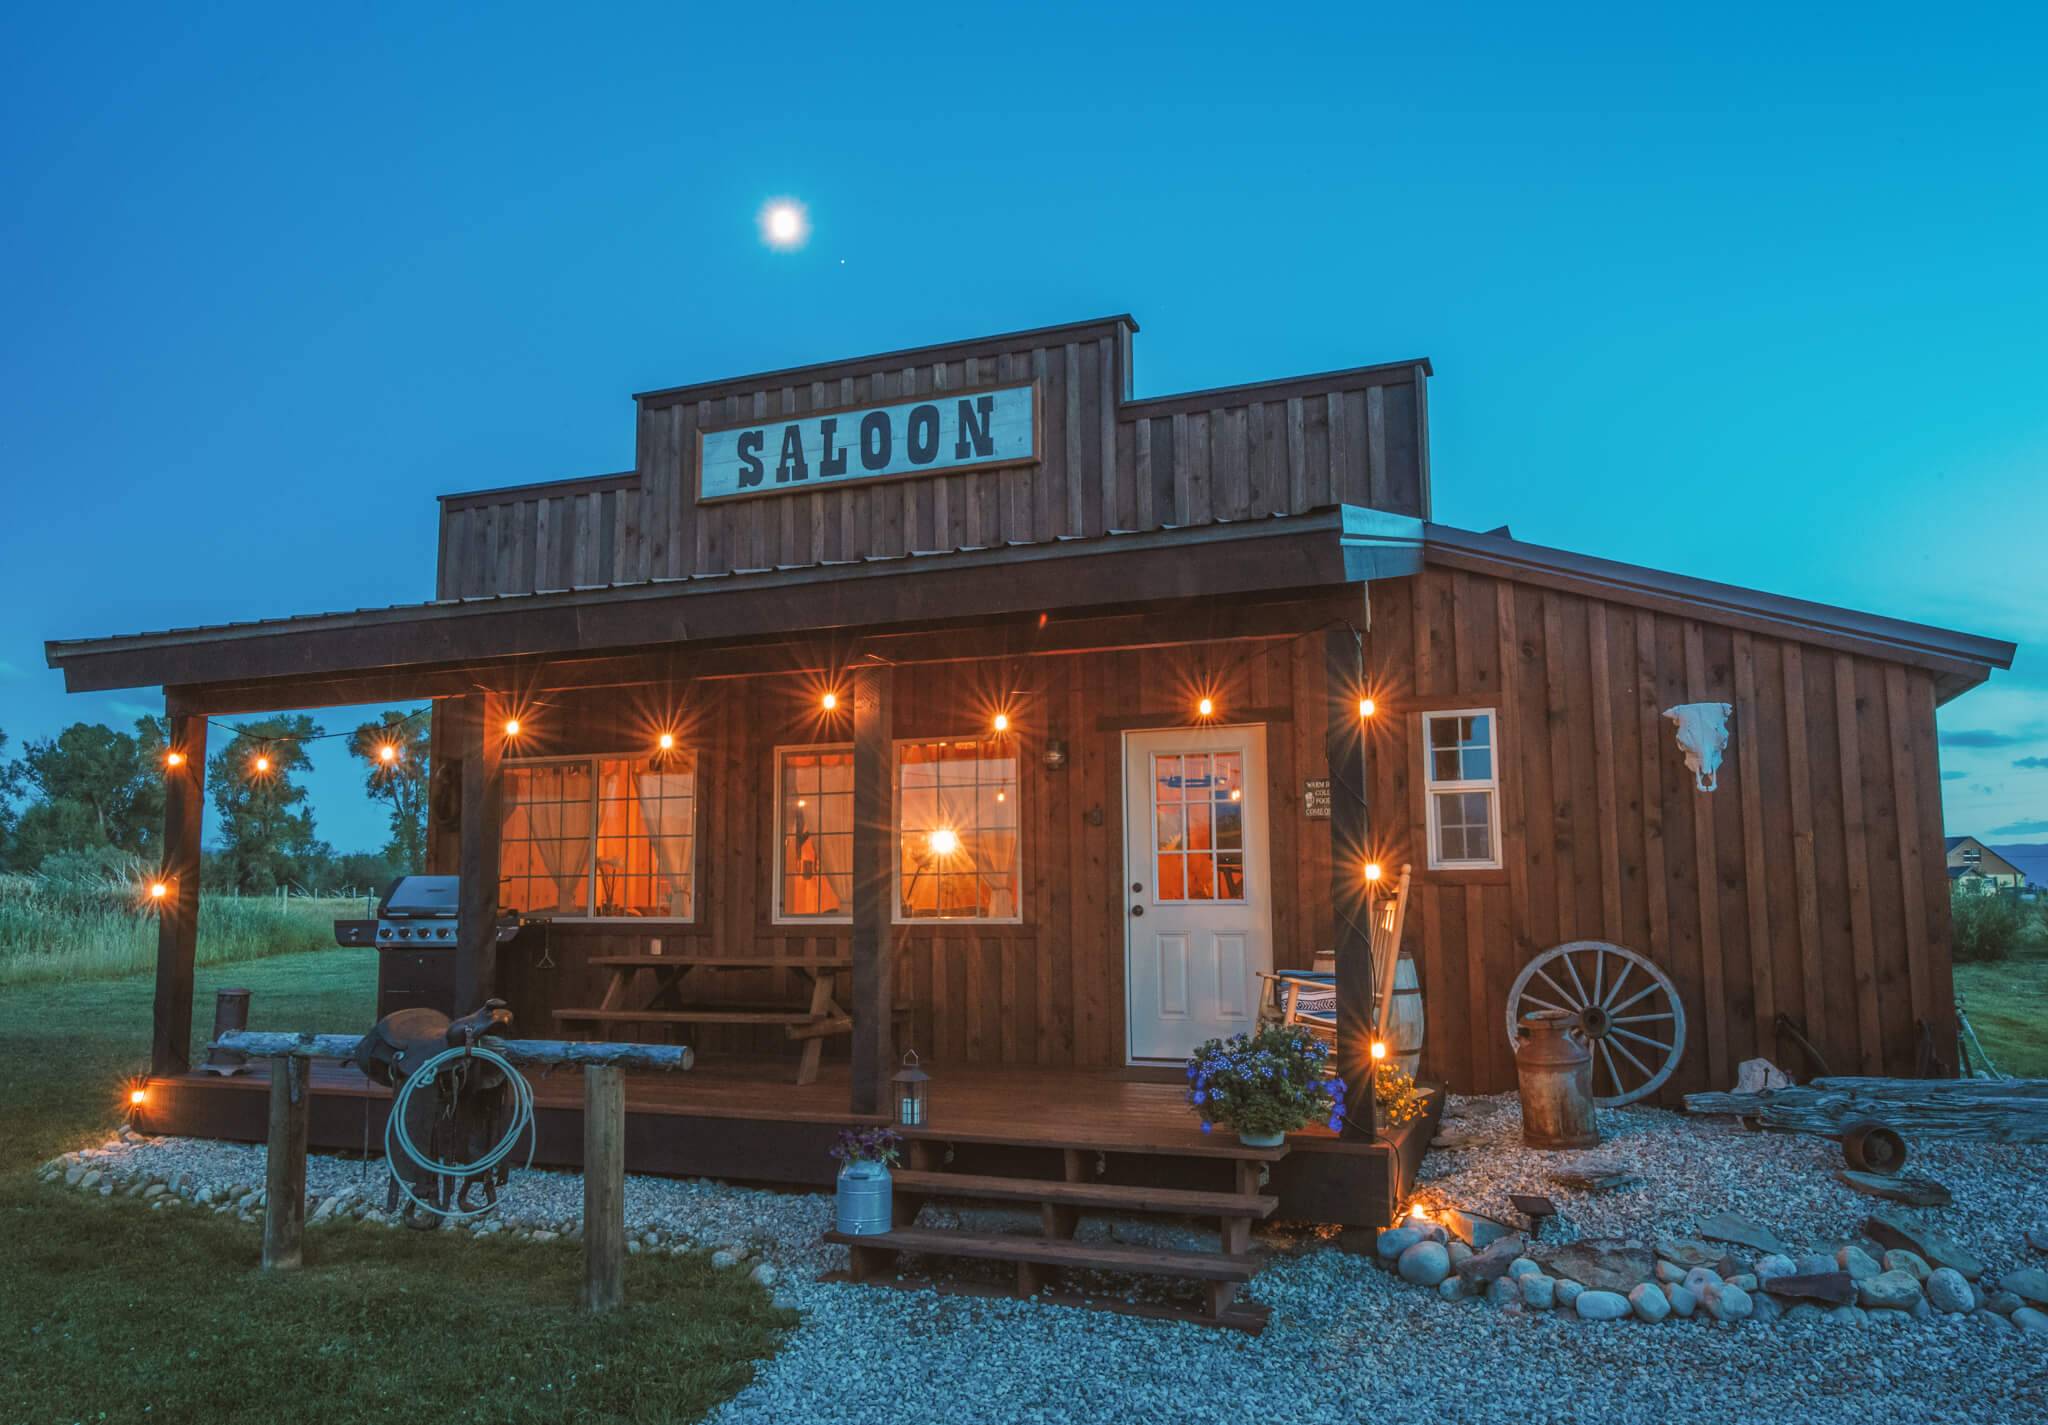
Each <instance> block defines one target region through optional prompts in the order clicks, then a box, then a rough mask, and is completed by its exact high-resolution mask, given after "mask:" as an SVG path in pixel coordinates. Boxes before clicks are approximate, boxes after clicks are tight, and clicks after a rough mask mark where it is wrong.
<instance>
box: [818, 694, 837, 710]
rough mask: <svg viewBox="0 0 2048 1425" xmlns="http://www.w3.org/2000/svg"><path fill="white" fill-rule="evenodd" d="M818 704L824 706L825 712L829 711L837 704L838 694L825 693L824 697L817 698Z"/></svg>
mask: <svg viewBox="0 0 2048 1425" xmlns="http://www.w3.org/2000/svg"><path fill="white" fill-rule="evenodd" d="M818 704H819V706H820V707H822V708H824V709H825V711H826V712H831V711H832V709H834V708H836V707H838V706H839V694H837V693H827V694H825V696H824V697H822V698H820V699H818Z"/></svg>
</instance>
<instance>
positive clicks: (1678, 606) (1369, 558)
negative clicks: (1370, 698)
mask: <svg viewBox="0 0 2048 1425" xmlns="http://www.w3.org/2000/svg"><path fill="white" fill-rule="evenodd" d="M1425 563H1428V564H1431V565H1439V566H1444V567H1450V568H1462V569H1469V570H1472V571H1474V572H1477V573H1483V574H1490V575H1493V576H1496V577H1501V578H1508V579H1514V580H1517V581H1520V582H1525V583H1537V584H1543V585H1546V586H1549V587H1556V588H1561V589H1566V590H1569V591H1572V592H1577V593H1583V594H1588V595H1592V596H1594V597H1600V598H1606V599H1612V600H1615V601H1618V602H1622V603H1629V604H1634V605H1637V606H1640V607H1649V608H1654V609H1658V610H1660V611H1664V612H1669V613H1674V614H1678V615H1681V616H1685V617H1691V618H1704V619H1707V620H1710V621H1713V622H1717V623H1723V624H1730V625H1734V626H1738V627H1746V628H1750V629H1752V630H1755V631H1760V632H1766V633H1770V634H1773V635H1776V636H1779V637H1790V638H1797V639H1801V640H1804V641H1808V642H1813V643H1819V644H1822V645H1824V646H1829V647H1836V648H1844V649H1847V650H1849V651H1854V652H1861V653H1865V654H1868V655H1871V656H1875V657H1880V658H1887V659H1891V660H1894V661H1897V662H1901V663H1907V664H1912V665H1915V666H1921V667H1927V668H1929V669H1931V670H1933V671H1934V673H1935V674H1936V688H1937V691H1938V694H1939V696H1940V697H1941V698H1942V699H1944V700H1946V699H1947V698H1950V697H1953V696H1955V695H1956V694H1957V693H1960V692H1962V691H1964V690H1966V689H1968V688H1971V687H1974V686H1976V685H1977V684H1978V683H1980V682H1982V681H1983V680H1984V679H1985V678H1986V677H1987V676H1989V673H1990V671H1991V669H1993V668H2008V667H2010V666H2011V665H2012V659H2013V654H2014V651H2015V650H2014V645H2012V644H2010V643H2005V642H2001V641H1999V640H1996V639H1988V638H1980V637H1977V636H1975V635H1972V634H1966V633H1957V632H1952V631H1950V630H1946V629H1940V628H1935V627H1931V626H1929V625H1926V624H1916V623H1909V622H1906V621H1904V620H1900V619H1891V618H1885V617H1883V616H1880V615H1876V614H1866V613H1859V612H1856V611H1853V610H1848V609H1841V608H1835V607H1832V606H1829V605H1825V604H1816V603H1809V602H1807V601H1804V600H1800V599H1788V598H1782V597H1779V596H1777V595H1774V594H1767V593H1761V592H1758V591H1756V590H1752V589H1743V588H1739V587H1736V586H1734V585H1729V584H1717V583H1713V582H1710V581H1708V580H1704V579H1693V578H1688V577H1686V576H1684V575H1679V574H1670V573H1665V572H1663V571H1660V570H1654V569H1645V568H1642V567H1639V566H1636V565H1630V564H1622V563H1619V562H1616V561H1613V560H1607V559H1596V558H1592V557H1589V556H1586V555H1579V554H1572V553H1569V552H1567V551H1564V550H1558V549H1550V548H1546V547H1544V546H1541V545H1535V544H1528V543H1525V542H1523V541H1520V540H1516V539H1513V538H1511V537H1509V536H1508V535H1506V534H1505V533H1491V534H1481V533H1476V532H1474V531H1471V530H1462V529H1457V528H1455V527H1452V526H1449V525H1441V524H1434V523H1427V522H1424V521H1422V520H1417V519H1413V518H1411V517H1408V516H1402V515H1393V514H1388V513H1386V512H1384V511H1380V510H1373V509H1367V508H1363V507H1360V506H1355V505H1343V506H1335V507H1331V508H1326V509H1322V510H1317V511H1313V512H1311V513H1308V514H1299V515H1286V516H1275V517H1272V518H1264V519H1253V520H1245V521H1238V522H1235V523H1227V524H1213V525H1203V526H1198V527H1193V528H1179V529H1176V528H1168V529H1159V530H1149V531H1141V532H1126V531H1111V532H1109V533H1107V534H1103V535H1097V536H1093V537H1088V538H1062V539H1060V540H1058V541H1056V542H1054V543H1050V544H1018V545H1010V546H1004V547H1000V548H982V549H958V550H941V551H929V552H922V551H920V552H913V553H910V554H906V555H898V556H888V557H871V558H866V559H861V560H857V561H847V562H830V561H828V562H824V563H819V564H810V565H798V566H781V567H777V568H773V569H758V570H738V571H735V572H733V573H730V574H718V575H695V576H691V577H687V578H660V579H650V580H644V581H639V582H635V583H628V584H600V585H592V586H584V587H578V588H572V589H557V590H545V591H541V592H538V593H528V594H496V595H486V596H483V597H478V598H467V599H443V600H435V601H430V602H424V603H412V604H395V605H391V606H388V607H383V608H370V609H356V610H352V611H348V612H339V613H324V614H303V615H295V616H292V617H286V618H271V619H259V620H255V621H251V622H243V623H229V624H218V625H212V626H207V627H198V628H182V629H167V630H164V631H161V632H154V633H137V634H126V635H119V636H114V637H106V638H89V639H60V640H52V641H50V642H49V643H47V644H46V645H45V655H46V657H47V659H48V662H49V665H50V666H51V667H53V668H57V669H60V670H62V672H63V674H64V681H65V687H66V688H67V690H69V691H71V692H91V691H100V690H106V689H114V688H134V687H148V686H158V685H161V686H165V687H188V688H189V687H194V686H199V685H223V684H232V685H238V686H241V687H243V688H245V689H246V688H248V687H250V686H251V685H264V684H270V685H275V686H277V687H278V689H279V691H280V693H281V694H282V693H283V689H284V685H286V684H292V685H297V686H298V687H299V688H300V690H301V692H306V691H311V690H310V689H308V688H307V687H306V685H314V684H318V683H320V682H321V681H322V680H334V681H337V682H339V681H343V680H346V679H348V678H349V677H351V675H361V674H363V673H366V672H371V671H375V672H380V673H386V674H416V675H419V676H420V677H421V678H422V679H423V680H424V679H426V678H427V675H430V674H433V673H436V672H444V673H447V674H448V675H449V676H450V677H458V676H459V675H460V674H461V673H462V672H463V670H473V669H476V668H478V667H481V666H488V665H491V664H504V663H511V662H517V661H519V660H535V659H539V660H550V659H562V658H568V657H574V658H577V659H593V658H598V657H601V656H604V655H606V654H608V653H630V652H634V651H638V650H645V649H646V648H648V647H649V646H660V645H672V644H681V643H693V644H699V645H713V644H719V643H734V642H744V641H747V640H754V639H763V638H773V637H783V638H787V637H792V636H804V635H813V634H829V633H832V632H834V631H847V630H861V629H879V628H888V627H905V626H912V625H928V626H938V625H943V624H945V623H947V622H959V621H962V620H971V619H988V618H996V617H1002V616H1007V615H1017V614H1029V613H1039V612H1047V611H1059V610H1074V609H1082V608H1120V607H1132V606H1138V605H1144V604H1152V603H1160V602H1168V601H1173V600H1185V599H1199V598H1205V597H1206V598H1214V597H1217V596H1225V597H1228V596H1233V595H1253V594H1272V593H1280V592H1284V591H1287V590H1296V589H1299V590H1309V589H1317V588H1325V589H1326V588H1329V587H1330V586H1333V585H1342V584H1350V583H1361V582H1367V581H1370V580H1373V579H1381V578H1397V577H1402V576H1405V575H1410V574H1414V573H1417V572H1419V571H1420V569H1421V568H1422V567H1423V565H1424V564H1425ZM459 690H460V684H459V683H451V685H450V686H449V687H448V688H446V689H445V691H448V692H455V691H459ZM434 691H443V690H442V689H439V688H438V687H429V686H427V685H426V683H425V682H424V681H423V682H422V685H421V687H420V689H419V690H418V691H417V692H415V693H414V694H413V695H415V696H423V695H426V694H427V693H429V692H434ZM299 695H300V694H299V693H294V694H293V696H299ZM372 696H376V695H374V694H373V695H372ZM334 700H341V701H349V700H353V699H352V698H351V697H346V696H344V695H343V694H342V693H341V692H340V691H339V690H337V691H336V692H335V693H334ZM273 705H274V706H284V705H286V704H284V703H278V704H273ZM290 705H291V706H301V705H304V706H311V705H313V704H312V703H310V702H308V703H298V702H294V703H291V704H290Z"/></svg>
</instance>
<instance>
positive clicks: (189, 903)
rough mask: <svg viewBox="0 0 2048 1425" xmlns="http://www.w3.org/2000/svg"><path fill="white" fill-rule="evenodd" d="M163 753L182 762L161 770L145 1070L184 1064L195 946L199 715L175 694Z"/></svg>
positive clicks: (202, 748) (188, 1055)
mask: <svg viewBox="0 0 2048 1425" xmlns="http://www.w3.org/2000/svg"><path fill="white" fill-rule="evenodd" d="M164 713H165V716H166V720H167V721H168V722H169V724H170V739H171V741H170V750H171V751H173V752H176V753H178V754H179V755H180V756H181V757H183V758H184V759H185V760H184V761H183V762H182V763H181V764H180V765H178V766H176V767H166V768H165V769H164V771H165V778H164V855H163V877H164V879H165V881H167V882H168V883H169V885H170V893H169V894H168V895H166V896H165V897H164V899H163V902H162V904H161V905H160V906H159V907H158V910H157V926H156V1006H155V1010H154V1019H153V1031H152V1033H151V1036H150V1050H149V1071H150V1072H151V1073H152V1074H182V1073H184V1072H185V1071H186V1070H188V1069H190V1068H191V1067H192V966H193V963H194V960H195V959H196V957H197V955H198V950H199V831H200V819H201V817H202V816H203V815H204V813H205V810H206V719H205V718H204V717H202V716H200V715H199V714H197V713H194V712H189V711H187V710H186V708H185V706H184V704H183V703H182V702H181V701H180V700H179V699H178V697H177V695H176V694H170V695H168V696H166V697H165V699H164Z"/></svg>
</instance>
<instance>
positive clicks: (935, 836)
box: [928, 826, 960, 856]
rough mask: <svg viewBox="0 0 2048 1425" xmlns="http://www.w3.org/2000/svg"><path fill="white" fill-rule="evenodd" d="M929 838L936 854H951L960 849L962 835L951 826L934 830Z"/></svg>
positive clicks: (933, 853)
mask: <svg viewBox="0 0 2048 1425" xmlns="http://www.w3.org/2000/svg"><path fill="white" fill-rule="evenodd" d="M928 840H929V841H930V843H931V848H932V855H934V856H951V855H952V854H953V853H954V852H955V851H958V850H959V849H960V836H959V834H958V833H957V832H955V831H954V830H953V829H952V828H951V827H947V826H942V827H939V828H938V829H937V830H935V831H933V832H932V834H931V836H930V837H929V838H928Z"/></svg>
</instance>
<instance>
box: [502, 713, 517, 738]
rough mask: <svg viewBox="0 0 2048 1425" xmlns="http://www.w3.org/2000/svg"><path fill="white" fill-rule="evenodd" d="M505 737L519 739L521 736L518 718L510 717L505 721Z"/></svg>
mask: <svg viewBox="0 0 2048 1425" xmlns="http://www.w3.org/2000/svg"><path fill="white" fill-rule="evenodd" d="M505 735H506V736H507V737H517V736H518V735H519V719H518V718H516V717H508V718H506V719H505Z"/></svg>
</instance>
